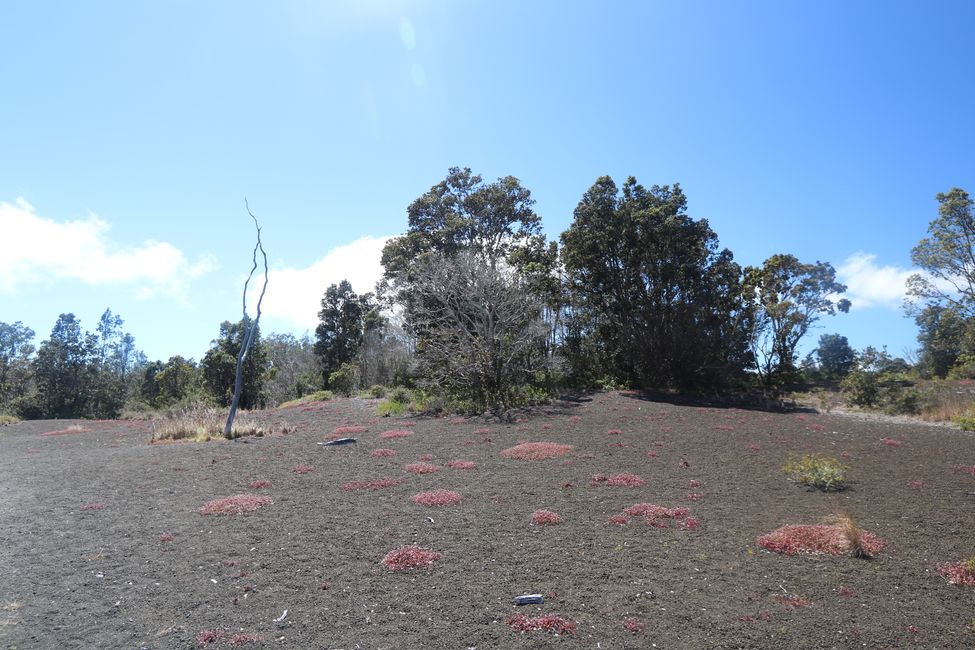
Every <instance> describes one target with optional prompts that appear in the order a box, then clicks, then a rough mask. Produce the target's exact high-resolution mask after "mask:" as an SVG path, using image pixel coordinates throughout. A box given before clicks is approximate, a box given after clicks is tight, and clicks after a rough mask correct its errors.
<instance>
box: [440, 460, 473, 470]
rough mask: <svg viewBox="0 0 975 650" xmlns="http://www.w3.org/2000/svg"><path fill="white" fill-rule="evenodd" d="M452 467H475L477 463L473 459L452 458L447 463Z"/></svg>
mask: <svg viewBox="0 0 975 650" xmlns="http://www.w3.org/2000/svg"><path fill="white" fill-rule="evenodd" d="M447 467H449V468H451V469H474V468H475V467H477V465H476V464H475V463H474V461H472V460H452V461H450V462H449V463H447Z"/></svg>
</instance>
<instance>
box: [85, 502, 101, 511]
mask: <svg viewBox="0 0 975 650" xmlns="http://www.w3.org/2000/svg"><path fill="white" fill-rule="evenodd" d="M81 509H82V510H104V509H105V504H104V503H86V504H85V505H83V506H81Z"/></svg>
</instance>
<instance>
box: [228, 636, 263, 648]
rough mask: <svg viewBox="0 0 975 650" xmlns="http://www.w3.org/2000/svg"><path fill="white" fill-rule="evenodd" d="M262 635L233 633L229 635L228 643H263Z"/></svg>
mask: <svg viewBox="0 0 975 650" xmlns="http://www.w3.org/2000/svg"><path fill="white" fill-rule="evenodd" d="M263 642H264V637H262V636H259V635H257V634H235V635H233V636H232V637H230V645H232V646H235V647H236V646H242V645H247V644H248V643H263Z"/></svg>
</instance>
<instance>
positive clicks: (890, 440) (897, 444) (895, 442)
mask: <svg viewBox="0 0 975 650" xmlns="http://www.w3.org/2000/svg"><path fill="white" fill-rule="evenodd" d="M880 442H882V443H884V444H885V445H887V446H888V447H900V446H901V445H902V444H904V443H902V442H901V441H900V440H894V439H893V438H881V439H880Z"/></svg>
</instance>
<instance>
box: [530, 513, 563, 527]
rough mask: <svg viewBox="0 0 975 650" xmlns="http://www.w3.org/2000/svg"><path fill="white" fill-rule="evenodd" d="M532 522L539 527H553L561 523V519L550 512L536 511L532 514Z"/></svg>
mask: <svg viewBox="0 0 975 650" xmlns="http://www.w3.org/2000/svg"><path fill="white" fill-rule="evenodd" d="M532 521H534V522H535V523H536V524H538V525H539V526H554V525H556V524H561V523H562V517H560V516H559V515H557V514H555V513H554V512H552V511H551V510H536V511H535V512H533V513H532Z"/></svg>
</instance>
